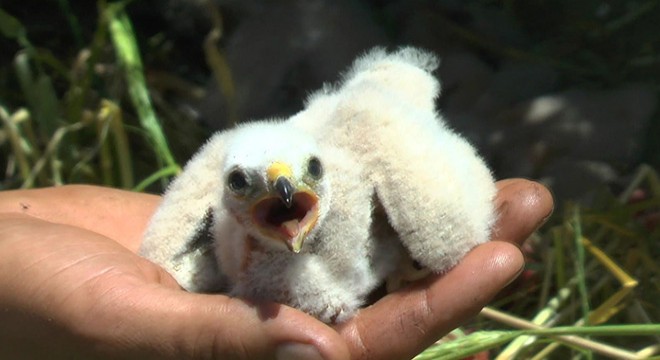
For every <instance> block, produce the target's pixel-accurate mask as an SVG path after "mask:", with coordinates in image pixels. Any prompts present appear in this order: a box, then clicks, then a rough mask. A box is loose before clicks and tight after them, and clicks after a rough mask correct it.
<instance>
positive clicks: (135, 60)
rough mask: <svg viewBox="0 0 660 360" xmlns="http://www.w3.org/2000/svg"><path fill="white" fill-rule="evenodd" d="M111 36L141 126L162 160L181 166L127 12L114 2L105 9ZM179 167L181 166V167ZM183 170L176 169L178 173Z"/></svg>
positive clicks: (171, 165)
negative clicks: (152, 92) (157, 107)
mask: <svg viewBox="0 0 660 360" xmlns="http://www.w3.org/2000/svg"><path fill="white" fill-rule="evenodd" d="M106 15H107V19H108V26H109V30H110V36H111V38H112V42H113V44H114V47H115V51H116V54H117V58H118V60H119V63H120V64H121V66H122V69H123V71H124V77H125V79H126V83H127V86H128V92H129V96H130V98H131V101H132V103H133V106H134V107H135V110H136V111H137V114H138V117H139V119H140V125H141V126H142V128H144V129H145V131H146V132H147V133H148V135H149V138H150V140H151V142H152V143H153V144H154V147H155V151H156V154H157V156H158V157H159V159H160V160H161V163H163V164H164V165H165V166H166V167H168V168H171V167H175V168H179V166H178V164H177V163H176V161H175V160H174V156H172V153H171V152H170V149H169V146H168V144H167V140H166V138H165V135H164V133H163V130H162V128H161V126H160V123H159V121H158V118H157V117H156V113H155V111H154V109H153V105H152V103H151V99H150V97H149V92H148V90H147V86H146V81H145V78H144V72H143V68H142V61H141V59H140V52H139V49H138V46H137V42H136V40H135V35H134V33H133V26H132V25H131V22H130V19H129V18H128V15H127V14H126V12H125V11H124V9H123V6H122V4H121V3H120V4H111V5H109V6H108V7H107V9H106ZM179 169H180V168H179ZM178 171H180V170H177V172H178Z"/></svg>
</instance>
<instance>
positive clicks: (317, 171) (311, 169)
mask: <svg viewBox="0 0 660 360" xmlns="http://www.w3.org/2000/svg"><path fill="white" fill-rule="evenodd" d="M307 172H308V173H309V175H310V176H311V177H313V178H314V179H320V178H321V176H323V166H322V165H321V161H320V160H319V159H318V158H316V157H313V158H311V159H309V162H308V163H307Z"/></svg>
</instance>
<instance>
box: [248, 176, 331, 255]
mask: <svg viewBox="0 0 660 360" xmlns="http://www.w3.org/2000/svg"><path fill="white" fill-rule="evenodd" d="M267 175H268V180H269V181H270V182H271V184H272V185H271V186H272V188H271V189H272V190H271V192H270V193H269V194H268V195H266V196H265V197H264V198H262V199H260V200H259V201H257V202H256V203H255V204H254V206H253V207H252V217H253V219H254V222H255V224H256V225H257V227H258V229H259V231H260V232H261V233H262V234H264V235H265V236H266V237H268V238H274V239H276V240H279V241H282V242H284V243H285V245H286V246H287V248H288V249H289V250H290V251H293V252H294V253H298V252H300V250H301V249H302V246H303V243H304V241H305V238H306V237H307V235H308V234H309V232H310V231H311V230H312V229H313V228H314V226H315V225H316V221H317V219H318V215H319V214H318V211H319V206H318V201H319V199H318V196H317V195H316V193H314V192H313V191H311V190H308V189H306V188H304V189H300V188H297V187H296V186H294V184H293V182H292V181H291V177H292V172H291V168H290V167H288V166H287V165H284V164H282V163H274V164H272V165H271V166H270V167H269V168H268V174H267Z"/></svg>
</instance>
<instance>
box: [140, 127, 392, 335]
mask: <svg viewBox="0 0 660 360" xmlns="http://www.w3.org/2000/svg"><path fill="white" fill-rule="evenodd" d="M372 190H373V189H372V187H371V185H370V184H369V182H368V181H367V179H366V178H364V177H363V175H362V167H361V165H360V164H358V163H356V162H355V161H353V160H352V159H351V158H350V157H349V156H348V155H347V153H346V152H344V151H343V150H341V149H337V148H334V147H332V146H327V145H319V144H318V143H317V141H316V139H315V138H314V137H313V136H311V135H310V134H307V133H306V132H304V131H303V130H301V129H299V128H297V127H295V126H293V125H292V124H290V123H288V122H256V123H251V124H247V125H242V126H240V127H238V128H236V129H234V130H229V131H226V132H223V133H220V134H218V135H216V136H214V137H213V138H212V139H211V141H210V142H209V143H208V144H207V145H206V146H205V147H204V148H203V149H202V150H201V151H200V152H199V153H198V154H197V155H196V156H195V157H194V158H193V159H192V160H191V161H190V162H189V163H188V164H187V166H186V168H185V169H184V170H183V172H182V174H181V175H180V176H179V177H178V178H177V179H175V181H174V182H173V183H172V185H171V186H170V188H169V189H168V191H167V193H166V195H165V197H164V202H163V204H162V205H161V206H160V207H159V208H158V210H157V212H156V214H155V215H154V217H153V218H152V221H151V223H150V225H149V227H148V229H147V232H146V234H145V238H144V241H143V244H142V246H141V249H140V253H141V254H142V255H143V256H145V257H147V258H149V259H151V260H152V261H155V262H157V263H158V264H160V265H161V266H163V267H164V268H165V269H166V270H168V271H169V272H170V273H171V274H172V275H173V276H174V277H175V278H176V280H177V281H178V282H179V284H180V285H181V286H182V287H184V288H185V289H186V290H189V291H195V292H218V291H222V292H226V293H229V294H230V295H233V296H240V297H245V298H250V299H253V300H268V301H275V302H280V303H283V304H287V305H290V306H293V307H296V308H298V309H300V310H303V311H305V312H307V313H309V314H311V315H313V316H315V317H317V318H319V319H321V320H322V321H325V322H338V321H343V320H345V319H347V318H349V317H350V316H352V315H353V314H354V313H355V311H357V309H358V308H359V307H360V306H361V305H363V304H364V302H365V298H366V296H367V295H368V294H369V293H370V292H371V291H372V290H373V289H374V288H375V287H376V286H377V285H378V284H379V283H381V282H382V280H383V278H384V276H385V274H386V273H389V272H391V270H392V268H393V266H394V264H396V263H397V259H398V256H400V254H401V253H402V251H401V249H400V248H398V246H399V245H398V244H397V243H396V242H395V241H394V238H393V237H392V238H390V239H389V241H388V240H387V239H384V240H383V239H377V238H376V237H373V236H372V235H371V229H370V227H369V226H370V224H371V215H372V202H371V201H372V194H373V191H372ZM207 191H208V192H207Z"/></svg>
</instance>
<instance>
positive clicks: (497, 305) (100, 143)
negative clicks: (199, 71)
mask: <svg viewBox="0 0 660 360" xmlns="http://www.w3.org/2000/svg"><path fill="white" fill-rule="evenodd" d="M127 4H128V3H127V2H113V3H106V2H105V1H103V0H100V1H98V2H97V10H98V14H97V22H96V27H95V29H94V30H93V32H92V33H91V34H87V35H86V34H85V33H84V31H83V30H82V29H81V27H82V25H81V24H80V22H81V21H80V20H81V19H78V18H76V17H75V16H73V15H71V14H70V12H66V11H63V12H64V13H68V14H69V15H67V16H65V24H66V26H67V27H68V28H69V30H70V31H71V33H72V34H73V35H72V37H73V38H74V39H75V41H74V44H76V45H75V46H77V49H76V53H75V55H74V56H73V57H72V58H62V57H60V56H56V55H55V54H53V53H52V52H51V50H47V49H45V48H42V47H40V46H38V45H35V43H33V41H32V39H30V32H29V29H28V28H27V26H26V25H24V23H23V21H25V19H18V18H16V17H14V16H12V14H9V13H7V12H6V11H4V10H2V8H0V32H1V35H2V36H3V37H4V40H5V41H6V42H9V43H11V44H12V45H13V46H14V48H15V49H16V52H15V54H13V55H12V56H13V57H12V59H11V65H9V66H7V68H6V69H3V71H2V72H1V73H0V79H1V80H2V87H3V88H2V89H0V121H2V128H1V129H0V149H2V151H3V153H6V154H9V155H8V156H7V157H6V158H4V159H0V161H1V162H0V165H2V166H3V167H4V169H5V176H4V178H3V179H2V181H1V182H0V189H9V188H31V187H41V186H51V185H60V184H65V183H73V182H84V183H94V184H102V185H106V186H113V187H120V188H124V189H133V190H136V191H143V190H145V189H150V190H151V191H159V190H160V189H162V188H163V186H165V185H166V184H167V182H168V181H169V179H171V177H172V176H174V175H176V174H177V173H178V172H179V171H180V165H179V164H180V163H179V161H180V160H179V161H177V159H176V157H175V155H174V154H179V153H181V152H182V151H181V150H180V149H181V147H183V148H185V147H186V145H181V143H180V141H179V142H177V140H179V139H177V137H174V136H168V128H169V127H168V126H167V125H168V124H169V125H172V127H173V128H174V130H171V129H170V130H169V131H170V134H171V133H172V132H174V133H177V132H178V131H179V129H180V128H181V127H182V125H180V123H185V124H190V123H191V122H185V121H182V120H179V121H178V122H176V121H173V120H172V119H178V118H184V119H185V115H184V114H183V113H177V112H176V110H175V109H173V108H172V107H171V106H168V104H167V101H164V100H163V99H162V98H160V97H159V96H157V95H159V94H158V93H157V92H154V88H153V86H150V84H148V82H147V79H146V77H145V67H144V65H143V59H142V56H141V53H140V50H141V49H140V46H139V44H140V43H141V42H140V41H139V40H138V38H137V35H136V33H135V31H134V29H133V25H132V23H131V18H130V16H129V15H128V13H127V12H126V6H127ZM649 4H651V3H647V4H646V5H644V6H640V8H639V9H638V10H639V12H644V11H648V7H649V6H651V5H649ZM58 6H59V7H60V8H61V9H63V10H66V9H69V8H70V4H69V2H68V1H67V0H59V1H58ZM210 9H211V13H212V15H213V16H212V17H213V29H212V31H211V32H210V33H209V35H208V36H207V38H206V40H205V41H204V45H203V47H204V50H205V55H206V61H207V63H208V68H209V69H210V73H211V74H212V75H213V77H214V78H215V79H216V81H217V82H218V83H219V84H220V86H219V88H220V89H221V91H222V92H223V94H224V95H225V96H226V97H227V98H228V99H233V97H234V96H235V94H234V92H235V91H234V88H233V85H232V84H233V82H232V79H231V71H230V69H229V68H228V65H227V64H226V62H225V60H224V55H223V54H222V52H221V51H220V50H219V48H218V46H217V44H218V40H219V38H220V37H221V36H222V31H221V29H222V18H221V17H220V13H219V12H218V11H217V9H216V8H213V7H212V8H210ZM630 16H634V13H633V14H632V15H630ZM629 20H630V19H629V17H625V18H621V21H619V22H612V23H611V24H609V27H607V31H609V32H616V31H618V29H619V28H620V27H624V26H625V25H626V23H625V21H629ZM448 24H449V25H450V26H451V28H452V29H453V31H455V32H456V33H457V34H458V36H463V37H465V38H467V40H468V42H471V43H475V44H476V46H478V47H479V46H486V45H487V46H486V47H488V48H491V47H492V46H493V45H492V44H487V43H484V42H483V41H480V40H479V38H475V37H474V36H473V34H471V33H469V32H465V31H464V29H462V28H460V27H459V25H457V24H453V23H451V22H448ZM86 38H88V39H90V40H89V43H85V39H86ZM152 40H153V39H152ZM154 41H155V40H154ZM142 44H143V42H142ZM143 46H144V45H143ZM488 48H487V49H485V50H488ZM491 50H493V51H494V52H498V51H500V52H502V51H503V52H504V53H503V56H515V57H523V58H530V59H531V61H534V60H535V59H537V58H538V56H539V55H538V54H536V55H534V56H531V57H530V55H529V54H527V53H524V52H521V51H519V50H516V49H503V50H502V49H497V48H494V49H491ZM62 59H64V60H62ZM548 59H551V58H548ZM640 59H641V58H640ZM544 61H546V62H548V61H549V62H550V63H553V62H555V60H544ZM638 63H639V62H636V63H635V64H637V65H635V66H640V65H639V64H638ZM558 66H559V67H560V68H567V69H569V71H573V70H574V69H576V66H573V65H570V64H567V63H565V62H564V60H562V63H561V64H559V65H558ZM580 69H584V67H581V68H580ZM580 71H581V70H580ZM182 86H184V87H185V88H186V92H187V93H189V94H190V93H192V94H197V93H198V92H199V89H198V88H196V87H195V86H194V85H190V84H189V83H188V84H184V85H182ZM12 89H16V90H12ZM198 96H199V95H198ZM230 103H231V101H230ZM229 117H230V119H231V120H232V121H233V122H235V121H237V119H236V112H235V109H233V108H232V107H231V104H230V109H229ZM163 124H165V125H163ZM177 126H178V127H177ZM183 126H185V127H187V126H189V125H183ZM192 137H194V136H192ZM168 140H169V141H168ZM192 143H193V144H198V143H199V141H196V140H193V141H192ZM189 146H190V147H192V148H193V150H190V151H194V147H195V146H196V145H189ZM190 151H188V152H189V153H190ZM183 152H184V153H185V151H183ZM188 155H189V154H185V155H181V156H182V158H183V159H185V158H186V157H187V156H188ZM596 199H597V201H596V202H594V204H593V206H591V207H588V208H587V207H579V206H577V205H576V204H571V203H566V204H558V211H556V213H555V215H554V216H553V218H552V219H551V220H550V222H549V224H548V225H547V226H545V227H544V228H543V229H542V230H541V231H540V232H538V233H537V234H535V235H534V236H533V237H532V238H531V239H530V241H529V242H528V243H529V248H527V256H528V259H527V260H528V261H527V263H528V265H527V269H526V271H525V272H524V273H523V276H522V277H521V279H519V280H518V281H517V282H515V283H514V284H512V285H511V286H510V287H509V288H508V289H507V290H506V291H505V292H503V294H502V295H501V296H500V297H499V298H498V299H497V300H496V301H495V302H494V303H493V304H492V305H491V306H490V307H488V308H486V309H484V311H482V313H481V315H480V316H479V317H478V318H477V319H475V320H474V321H473V322H472V323H470V324H467V325H465V326H464V327H462V328H461V329H457V330H456V331H454V332H453V333H452V334H451V335H450V336H448V337H446V338H444V339H441V340H440V341H439V342H438V344H436V345H434V346H432V347H430V348H429V349H427V350H426V351H424V352H423V353H422V354H420V355H419V356H417V357H416V359H462V358H466V357H469V356H479V355H480V354H481V355H482V356H483V355H484V354H486V353H487V354H488V356H489V357H491V358H496V359H514V358H515V359H542V358H558V359H564V358H569V357H570V358H574V359H592V358H622V359H624V358H626V359H627V358H630V359H632V358H650V357H652V356H658V354H660V325H658V323H660V305H659V303H658V301H657V299H659V298H660V265H658V263H657V259H658V258H660V227H658V226H657V224H658V217H659V216H660V215H659V211H660V210H659V208H660V180H659V179H658V174H657V173H656V172H655V170H653V169H652V168H650V167H648V166H642V167H640V169H639V171H638V172H637V174H636V176H635V177H634V178H633V179H631V180H630V182H629V184H628V186H627V188H626V189H624V190H623V191H622V192H621V193H620V194H619V195H618V196H614V195H613V194H612V193H610V192H608V191H602V192H600V193H599V194H598V196H597V197H596Z"/></svg>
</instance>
